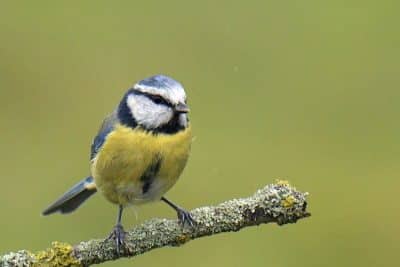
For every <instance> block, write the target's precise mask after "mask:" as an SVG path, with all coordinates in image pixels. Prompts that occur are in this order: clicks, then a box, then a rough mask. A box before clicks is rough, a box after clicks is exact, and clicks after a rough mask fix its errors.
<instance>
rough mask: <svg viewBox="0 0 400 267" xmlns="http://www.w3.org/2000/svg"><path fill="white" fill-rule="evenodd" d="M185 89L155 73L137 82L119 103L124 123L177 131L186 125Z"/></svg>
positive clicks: (156, 130)
mask: <svg viewBox="0 0 400 267" xmlns="http://www.w3.org/2000/svg"><path fill="white" fill-rule="evenodd" d="M188 112H189V107H188V106H187V103H186V93H185V90H184V89H183V86H182V85H181V84H180V83H179V82H177V81H175V80H174V79H172V78H170V77H167V76H164V75H156V76H152V77H149V78H146V79H144V80H141V81H139V82H138V83H136V84H135V85H134V86H133V87H132V88H131V89H129V90H128V91H127V92H126V94H125V95H124V97H123V99H122V100H121V102H120V104H119V107H118V118H119V120H120V121H121V123H122V124H123V125H125V126H129V127H132V128H135V127H137V126H140V127H142V128H144V129H146V130H149V131H152V132H157V133H176V132H178V131H180V130H183V129H185V128H186V127H187V126H188V117H187V113H188Z"/></svg>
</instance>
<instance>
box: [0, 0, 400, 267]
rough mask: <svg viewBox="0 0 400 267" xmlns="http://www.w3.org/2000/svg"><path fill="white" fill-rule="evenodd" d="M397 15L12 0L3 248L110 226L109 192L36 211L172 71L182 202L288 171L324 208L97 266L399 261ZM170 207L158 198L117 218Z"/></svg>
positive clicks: (209, 4) (167, 213)
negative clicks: (101, 133)
mask: <svg viewBox="0 0 400 267" xmlns="http://www.w3.org/2000/svg"><path fill="white" fill-rule="evenodd" d="M398 10H399V5H398V4H396V5H395V4H394V1H393V4H392V3H390V2H385V1H379V2H378V1H240V2H239V1H237V2H234V1H218V2H216V1H192V2H189V1H171V0H170V1H140V2H139V1H91V2H90V1H84V2H83V1H82V2H79V3H77V2H76V3H70V2H67V1H64V2H60V1H47V2H42V1H40V2H39V1H30V2H28V1H26V2H16V1H15V2H12V1H2V2H1V8H0V36H1V39H0V41H1V42H0V137H1V138H0V149H1V154H0V168H1V175H0V179H1V187H0V188H1V190H0V191H1V193H0V212H1V220H0V254H2V253H5V252H7V251H15V250H18V249H30V250H32V251H36V250H40V249H43V248H45V247H47V246H49V244H50V242H51V241H54V240H58V241H66V242H70V243H77V242H79V241H81V240H87V239H90V238H101V237H104V236H106V235H107V234H108V233H109V231H110V230H111V228H112V226H113V224H114V221H115V217H116V212H117V210H116V208H115V207H114V206H112V205H111V204H109V203H108V202H106V201H105V200H104V199H103V198H102V196H101V195H96V196H95V197H93V198H92V199H90V201H88V203H86V204H85V205H84V206H82V207H81V209H79V210H78V211H77V212H76V213H73V214H71V215H69V216H61V215H55V216H51V217H42V216H40V212H41V210H42V209H43V208H45V207H46V206H47V205H48V204H49V203H50V202H51V201H53V200H54V199H55V198H56V197H58V196H59V195H60V194H61V193H62V192H64V191H65V190H66V189H68V188H69V187H70V186H71V185H73V184H74V183H75V182H77V181H78V180H79V179H80V178H83V177H85V176H86V175H87V174H88V170H89V162H88V157H89V147H90V143H91V139H92V137H93V136H94V134H95V133H96V131H97V128H98V126H99V124H100V122H101V120H102V118H103V117H104V116H105V115H106V114H107V113H108V112H110V111H111V110H112V109H113V108H114V107H115V105H116V104H117V103H118V101H119V100H120V98H121V96H122V94H123V93H124V91H125V90H126V89H127V88H129V87H130V86H131V85H132V84H133V83H134V82H136V81H138V80H140V79H142V78H145V77H147V76H150V75H153V74H158V73H164V74H167V75H170V76H172V77H174V78H176V79H177V80H179V81H181V82H182V83H183V84H184V86H185V88H186V91H187V93H188V95H189V104H190V106H191V109H192V113H191V121H192V125H193V128H194V133H195V136H196V139H195V142H194V144H193V149H192V155H191V158H190V161H189V164H188V166H187V168H186V170H185V172H184V174H183V176H182V179H181V180H180V181H179V182H178V184H177V185H176V186H175V187H174V188H173V189H172V190H171V191H170V192H169V193H168V196H169V197H170V198H171V199H173V200H174V201H175V202H177V203H179V204H181V205H182V206H184V207H186V208H194V207H198V206H203V205H209V204H215V203H218V202H220V201H223V200H226V199H230V198H234V197H239V196H247V195H250V194H252V193H253V192H254V191H255V190H256V189H257V188H259V187H262V186H264V185H265V184H268V183H271V182H273V181H274V179H276V178H281V179H287V180H289V181H290V182H291V183H292V184H294V185H295V186H297V188H298V189H300V190H303V191H308V192H310V197H309V210H310V212H312V214H313V216H312V217H311V218H308V219H306V220H301V221H299V222H298V224H295V225H289V226H284V227H278V226H276V225H263V226H260V227H252V228H249V229H245V230H243V231H241V232H239V233H234V234H222V235H217V236H213V237H210V238H203V239H200V240H196V241H193V242H190V243H188V244H186V245H185V246H183V247H181V248H163V249H158V250H155V251H152V252H150V253H146V254H145V255H142V256H139V257H136V258H134V259H124V260H120V261H117V262H112V263H107V264H104V265H103V266H191V267H195V266H275V267H278V266H393V265H396V264H398V252H399V251H400V246H399V241H400V228H399V220H400V215H399V213H400V208H399V203H398V199H399V197H398V196H399V192H400V189H399V186H400V182H399V178H398V177H399V173H400V165H399V160H400V142H399V137H400V123H399V115H400V106H399V97H400V91H399V85H400V75H399V67H400V64H399V61H400V50H399V47H400V34H399V23H400V20H399V19H398ZM135 210H136V211H135ZM135 212H136V213H137V218H136V215H135ZM174 216H175V214H174V213H173V211H172V210H171V209H170V208H168V207H167V206H165V205H164V204H162V203H155V204H152V205H146V206H141V207H139V208H136V209H130V210H128V211H127V212H126V214H125V216H124V220H123V221H124V225H125V226H126V227H127V228H130V227H133V226H134V225H135V224H138V223H140V222H142V221H143V220H145V219H148V218H151V217H167V218H174Z"/></svg>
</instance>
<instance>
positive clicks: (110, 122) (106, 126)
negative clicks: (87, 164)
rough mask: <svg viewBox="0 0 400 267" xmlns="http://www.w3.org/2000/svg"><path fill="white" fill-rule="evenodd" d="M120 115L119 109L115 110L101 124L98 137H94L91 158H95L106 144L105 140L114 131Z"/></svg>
mask: <svg viewBox="0 0 400 267" xmlns="http://www.w3.org/2000/svg"><path fill="white" fill-rule="evenodd" d="M118 122H119V121H118V117H117V111H116V110H115V111H114V112H113V113H111V114H110V115H108V116H107V117H106V118H105V119H104V121H103V123H102V124H101V127H100V129H99V131H98V132H97V135H96V137H95V138H94V139H93V143H92V147H91V152H90V160H92V159H94V158H95V157H96V155H97V153H98V152H99V150H100V148H101V147H102V145H103V144H104V141H105V140H106V138H107V135H108V134H109V133H110V132H112V130H113V129H114V127H115V125H116V124H117V123H118Z"/></svg>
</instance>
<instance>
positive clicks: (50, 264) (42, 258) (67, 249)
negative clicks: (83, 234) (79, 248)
mask: <svg viewBox="0 0 400 267" xmlns="http://www.w3.org/2000/svg"><path fill="white" fill-rule="evenodd" d="M72 252H73V248H72V246H71V245H70V244H67V243H61V242H53V243H52V247H51V248H48V249H47V250H45V251H40V252H38V253H36V254H35V255H34V257H35V259H36V263H35V264H34V267H39V266H40V267H41V266H44V267H59V266H73V267H79V266H82V265H81V264H80V262H79V261H78V260H77V259H76V258H75V257H74V256H73V255H72Z"/></svg>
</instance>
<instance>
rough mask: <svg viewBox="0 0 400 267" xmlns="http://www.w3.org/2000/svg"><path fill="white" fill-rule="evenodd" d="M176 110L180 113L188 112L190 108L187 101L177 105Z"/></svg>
mask: <svg viewBox="0 0 400 267" xmlns="http://www.w3.org/2000/svg"><path fill="white" fill-rule="evenodd" d="M175 111H176V112H178V113H188V112H189V111H190V109H189V107H188V106H187V105H186V104H185V103H179V104H178V105H176V106H175Z"/></svg>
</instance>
